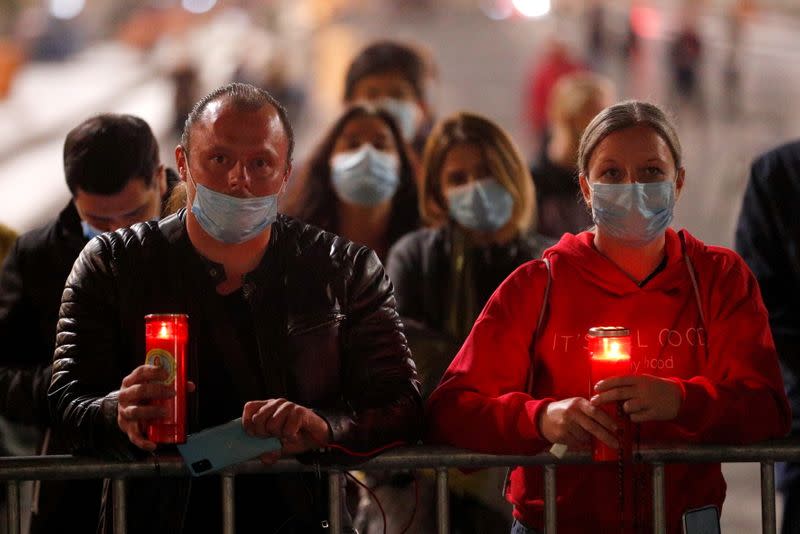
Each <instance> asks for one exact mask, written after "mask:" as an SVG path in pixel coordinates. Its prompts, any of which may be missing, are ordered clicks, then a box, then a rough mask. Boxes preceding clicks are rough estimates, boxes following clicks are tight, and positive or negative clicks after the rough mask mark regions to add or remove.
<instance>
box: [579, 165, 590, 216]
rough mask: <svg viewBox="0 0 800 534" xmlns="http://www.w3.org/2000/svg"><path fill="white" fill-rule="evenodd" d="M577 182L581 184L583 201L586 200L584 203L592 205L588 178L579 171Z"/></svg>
mask: <svg viewBox="0 0 800 534" xmlns="http://www.w3.org/2000/svg"><path fill="white" fill-rule="evenodd" d="M578 183H579V184H580V186H581V194H582V195H583V201H584V202H586V205H587V206H589V207H590V208H591V207H592V188H591V187H589V179H588V178H586V175H585V174H584V173H580V174H579V175H578Z"/></svg>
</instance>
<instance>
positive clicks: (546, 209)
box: [531, 154, 593, 239]
mask: <svg viewBox="0 0 800 534" xmlns="http://www.w3.org/2000/svg"><path fill="white" fill-rule="evenodd" d="M531 175H532V176H533V183H534V185H535V186H536V207H537V210H536V211H537V218H538V224H537V225H536V228H537V230H538V232H539V233H540V234H542V235H546V236H548V237H553V238H555V239H560V238H561V236H562V235H564V234H566V233H570V234H578V233H580V232H583V231H584V230H587V229H588V228H589V227H590V226H592V224H593V222H592V213H591V211H590V210H588V209H587V208H586V204H585V203H584V201H583V198H582V197H581V187H580V185H579V184H578V171H577V170H576V169H566V168H564V167H561V166H559V165H556V164H555V163H553V162H552V161H550V159H549V158H548V157H547V154H543V155H542V157H541V159H540V161H539V163H538V164H537V165H536V166H534V167H533V168H531Z"/></svg>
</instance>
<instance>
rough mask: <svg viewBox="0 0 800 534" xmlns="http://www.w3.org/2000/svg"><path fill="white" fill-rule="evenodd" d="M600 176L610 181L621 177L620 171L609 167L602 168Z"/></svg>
mask: <svg viewBox="0 0 800 534" xmlns="http://www.w3.org/2000/svg"><path fill="white" fill-rule="evenodd" d="M600 176H601V177H603V178H605V179H606V180H610V181H614V182H615V181H617V180H620V179H621V178H622V172H621V171H620V170H619V169H616V168H614V167H611V168H609V169H606V170H604V171H603V172H602V173H601V174H600Z"/></svg>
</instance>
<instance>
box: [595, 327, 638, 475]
mask: <svg viewBox="0 0 800 534" xmlns="http://www.w3.org/2000/svg"><path fill="white" fill-rule="evenodd" d="M587 338H588V341H589V357H590V361H591V382H592V383H591V388H592V394H594V386H595V384H597V383H598V382H599V381H601V380H605V379H606V378H611V377H612V376H623V375H629V374H631V336H630V332H629V331H628V330H627V329H626V328H622V327H618V326H600V327H595V328H590V329H589V335H588V336H587ZM600 408H601V409H602V410H604V411H605V412H606V413H608V415H610V416H611V417H612V418H614V420H615V421H616V422H617V439H618V440H619V442H620V445H621V446H624V444H625V443H627V440H630V435H631V420H630V418H629V417H627V416H626V415H625V414H624V413H623V411H622V403H621V402H617V403H607V404H603V405H602V406H601V407H600ZM592 457H593V459H594V460H595V461H598V462H608V461H617V460H619V449H613V448H611V447H609V446H608V445H606V444H605V443H603V442H601V441H600V440H598V439H596V438H592Z"/></svg>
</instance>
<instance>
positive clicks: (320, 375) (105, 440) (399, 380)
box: [49, 210, 421, 532]
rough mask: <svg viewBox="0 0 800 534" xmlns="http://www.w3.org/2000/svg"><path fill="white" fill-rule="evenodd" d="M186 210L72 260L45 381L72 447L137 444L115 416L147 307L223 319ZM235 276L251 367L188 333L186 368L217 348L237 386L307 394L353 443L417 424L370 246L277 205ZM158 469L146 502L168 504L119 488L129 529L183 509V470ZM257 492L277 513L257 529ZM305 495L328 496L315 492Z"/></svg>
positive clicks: (115, 450)
mask: <svg viewBox="0 0 800 534" xmlns="http://www.w3.org/2000/svg"><path fill="white" fill-rule="evenodd" d="M185 217H186V213H185V210H181V211H179V212H178V214H176V215H174V216H171V217H168V218H167V219H164V220H162V221H161V222H160V223H158V224H156V223H143V224H138V225H135V226H133V227H132V228H130V229H123V230H118V231H116V232H114V233H110V234H103V235H102V236H100V237H98V238H96V239H94V240H92V241H91V242H90V243H89V244H88V245H87V247H86V248H85V249H84V251H83V252H82V253H81V256H80V257H79V258H78V260H77V261H76V262H75V266H74V268H73V270H72V273H71V274H70V276H69V279H68V280H67V284H66V288H65V291H64V297H63V301H62V306H61V311H60V316H59V322H58V333H57V339H56V353H55V359H54V363H53V368H54V373H53V380H52V384H51V386H50V391H49V400H50V406H51V409H52V411H53V413H54V416H55V418H56V419H57V421H58V424H59V426H60V429H61V430H62V431H63V434H64V435H65V437H66V438H67V439H68V441H69V444H70V446H71V448H72V450H73V451H76V452H88V453H92V454H100V455H112V456H117V457H123V458H133V457H136V456H138V455H139V454H138V453H139V451H137V450H136V449H135V448H134V447H133V446H132V445H131V443H130V442H129V441H128V438H127V437H126V436H125V435H124V434H123V433H122V432H121V431H120V430H119V428H118V426H117V423H116V416H117V389H118V388H119V385H120V383H121V381H122V378H123V377H124V376H125V375H127V374H128V373H129V372H130V371H131V370H133V369H134V368H135V367H137V366H139V365H141V364H142V363H143V355H144V354H145V349H144V323H143V320H142V318H143V317H144V315H147V314H148V313H186V314H188V315H189V317H190V327H189V328H190V332H191V328H192V324H196V323H198V322H200V321H202V320H204V319H209V318H213V321H212V323H211V324H212V325H215V324H217V323H218V322H219V323H224V322H225V318H224V317H222V316H219V313H220V310H218V309H214V308H213V307H210V306H209V302H212V301H213V299H214V298H215V297H216V296H217V295H216V291H215V287H216V285H217V284H218V283H219V282H220V281H222V280H223V278H224V272H223V269H222V267H221V266H220V265H216V264H213V263H211V262H209V261H208V260H206V259H204V258H202V257H201V256H200V255H199V254H198V253H197V252H196V251H195V249H194V248H193V246H192V245H191V242H190V241H189V238H188V236H187V233H186V226H185ZM162 273H166V276H164V275H163V274H162ZM242 290H243V294H244V296H245V299H246V300H247V302H248V304H249V308H250V313H251V315H252V319H253V322H252V324H253V325H256V328H255V329H253V330H254V332H253V334H254V336H255V341H256V344H255V346H256V347H257V349H258V355H257V356H258V358H257V359H258V367H259V369H260V373H257V376H251V374H249V368H244V367H237V366H238V365H239V364H238V363H237V362H236V361H235V360H231V359H229V358H222V357H219V356H218V355H216V354H208V353H207V350H208V349H207V348H206V347H205V346H192V345H191V342H190V348H189V354H190V355H191V356H190V358H189V359H190V361H189V363H188V369H189V371H188V376H189V378H190V379H192V380H197V376H198V374H197V373H196V371H197V366H198V362H201V361H206V362H207V361H209V360H211V359H214V358H216V361H215V364H216V365H219V366H220V369H221V370H226V371H227V372H228V373H229V374H230V376H232V377H233V380H234V382H235V385H236V387H237V388H238V390H240V391H242V390H244V391H248V392H252V400H259V399H262V400H263V399H268V398H278V397H284V398H287V399H289V400H291V401H293V402H296V403H299V404H302V405H304V406H308V407H311V408H313V409H315V411H317V413H319V414H320V415H321V416H322V417H324V418H325V419H326V420H327V422H328V423H329V425H330V427H331V430H332V438H333V441H334V442H336V443H339V444H341V445H344V446H346V447H349V448H350V449H355V450H362V451H364V450H369V449H372V448H374V447H375V446H376V445H380V444H385V443H387V442H390V441H393V440H413V439H415V438H416V437H417V431H418V429H417V427H418V424H419V421H420V415H421V403H420V396H419V391H418V389H417V382H416V372H415V368H414V363H413V361H412V360H411V354H410V352H409V350H408V347H407V346H406V341H405V337H404V335H403V332H402V329H401V324H400V320H399V317H398V315H397V312H396V310H395V301H394V295H393V293H392V286H391V284H390V282H389V280H388V278H387V277H386V275H385V274H384V271H383V267H382V266H381V264H380V262H379V261H378V259H377V257H376V256H375V254H374V253H373V252H372V251H370V250H369V249H367V248H366V247H360V246H356V245H354V244H353V243H351V242H348V241H346V240H345V239H342V238H340V237H338V236H335V235H333V234H330V233H327V232H323V231H321V230H319V229H316V228H314V227H312V226H309V225H306V224H304V223H301V222H299V221H295V220H292V219H290V218H287V217H284V216H279V218H278V220H277V222H276V223H275V224H273V226H272V234H271V238H270V242H269V245H268V248H267V252H266V254H265V256H264V259H263V260H262V261H261V263H260V265H259V266H258V267H257V268H256V269H255V270H254V271H253V272H252V273H250V274H248V275H247V276H246V277H245V280H244V285H243V288H242ZM192 317H195V318H196V319H195V321H194V323H193V321H192ZM231 333H232V334H234V333H235V331H232V332H231ZM190 337H191V336H190ZM231 337H233V336H231ZM229 341H230V342H231V343H236V342H237V340H235V339H229ZM222 342H223V344H224V343H225V340H224V339H223V340H222ZM203 351H206V353H204V352H203ZM111 355H113V357H112V356H111ZM200 374H202V373H200ZM196 385H197V391H196V393H194V394H193V395H192V399H193V401H192V402H191V403H190V404H189V406H188V415H187V431H188V432H190V433H191V432H195V431H197V430H200V428H199V425H198V421H199V420H200V419H201V415H202V414H198V413H197V412H198V410H197V407H198V406H199V405H202V404H203V402H202V400H201V396H202V395H214V392H213V391H212V392H208V391H204V390H203V387H204V384H203V383H202V382H199V381H198V382H197V384H196ZM239 415H241V414H240V413H238V414H233V416H232V417H231V418H233V417H236V416H239ZM166 482H167V481H156V482H155V484H153V483H152V482H147V481H145V482H143V483H142V485H144V486H146V485H147V484H148V483H149V484H150V488H151V492H150V493H152V488H153V487H154V486H155V487H158V488H160V491H161V494H160V498H159V499H158V502H157V503H155V505H157V506H162V510H164V512H163V513H159V512H158V511H157V510H153V511H152V513H141V512H143V511H144V509H145V508H148V507H149V506H152V505H153V504H154V503H152V502H150V503H146V502H144V501H145V499H146V498H147V497H148V492H147V491H143V492H139V491H129V492H128V494H129V513H128V518H129V525H131V527H130V528H132V529H133V530H132V531H134V532H145V531H147V532H151V531H152V532H179V531H180V529H181V523H182V517H181V516H182V514H181V513H180V512H177V511H176V510H181V509H182V508H181V507H180V503H181V501H180V498H181V495H185V493H186V491H187V488H186V484H185V481H183V480H177V481H174V482H175V483H174V484H167V483H166ZM270 486H271V487H274V485H270ZM323 486H324V487H327V484H323ZM171 499H177V500H171ZM264 500H265V502H264V507H265V508H269V507H270V506H271V507H272V510H273V512H274V515H272V514H269V513H263V514H261V517H262V519H263V521H262V522H261V524H260V528H261V529H262V530H265V529H267V528H268V525H269V524H270V522H272V521H280V520H281V519H280V517H278V514H280V513H281V512H283V510H279V509H275V508H276V506H277V505H276V504H275V503H271V502H269V499H264ZM289 504H291V503H289ZM311 505H312V506H317V505H320V506H322V507H326V506H327V505H326V501H325V499H324V497H323V498H322V499H317V500H316V501H315V502H313V503H311ZM167 510H168V511H167ZM140 511H141V512H140ZM306 515H308V516H311V515H312V510H307V514H306ZM273 528H274V526H273Z"/></svg>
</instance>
